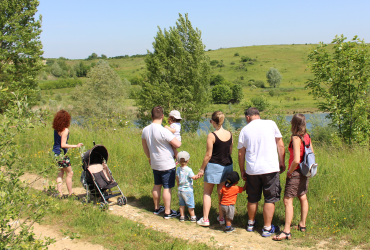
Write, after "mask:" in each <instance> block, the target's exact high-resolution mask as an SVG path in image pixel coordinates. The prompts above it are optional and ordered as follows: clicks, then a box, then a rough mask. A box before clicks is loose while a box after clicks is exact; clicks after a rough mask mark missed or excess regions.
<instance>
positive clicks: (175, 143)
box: [170, 137, 181, 148]
mask: <svg viewBox="0 0 370 250" xmlns="http://www.w3.org/2000/svg"><path fill="white" fill-rule="evenodd" d="M170 144H171V146H172V147H174V148H179V147H181V141H179V140H178V139H177V138H176V137H174V138H173V139H172V140H171V141H170Z"/></svg>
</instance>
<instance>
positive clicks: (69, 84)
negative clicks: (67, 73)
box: [39, 78, 82, 93]
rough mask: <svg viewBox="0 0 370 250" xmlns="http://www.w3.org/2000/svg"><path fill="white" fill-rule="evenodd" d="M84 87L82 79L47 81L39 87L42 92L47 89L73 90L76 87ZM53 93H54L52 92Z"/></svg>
mask: <svg viewBox="0 0 370 250" xmlns="http://www.w3.org/2000/svg"><path fill="white" fill-rule="evenodd" d="M79 85H82V81H81V80H80V79H72V78H70V79H61V80H55V81H45V82H40V83H39V87H40V89H42V90H45V89H63V88H73V87H76V86H79ZM50 93H52V92H50Z"/></svg>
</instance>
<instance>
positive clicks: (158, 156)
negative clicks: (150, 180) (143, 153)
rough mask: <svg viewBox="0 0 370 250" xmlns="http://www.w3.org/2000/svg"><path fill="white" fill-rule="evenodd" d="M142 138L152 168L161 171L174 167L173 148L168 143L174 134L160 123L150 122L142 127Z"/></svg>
mask: <svg viewBox="0 0 370 250" xmlns="http://www.w3.org/2000/svg"><path fill="white" fill-rule="evenodd" d="M141 138H142V139H145V140H146V143H147V145H148V148H149V152H150V163H151V167H152V169H155V170H159V171H163V170H168V169H172V168H174V167H176V165H175V161H174V159H173V150H172V147H171V144H170V141H172V139H173V138H175V136H174V135H173V134H172V133H171V132H170V131H169V130H167V129H165V128H164V127H162V125H160V124H156V123H152V124H150V125H148V126H146V127H145V128H144V129H143V134H142V137H141Z"/></svg>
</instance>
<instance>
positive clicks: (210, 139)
mask: <svg viewBox="0 0 370 250" xmlns="http://www.w3.org/2000/svg"><path fill="white" fill-rule="evenodd" d="M215 139H216V138H215V136H214V135H213V134H212V133H209V134H208V136H207V151H206V155H205V156H204V159H203V163H202V166H201V167H200V169H199V172H198V174H197V175H198V178H200V177H202V176H203V175H204V170H205V169H206V167H207V164H208V162H209V160H210V159H211V157H212V151H213V144H214V143H215Z"/></svg>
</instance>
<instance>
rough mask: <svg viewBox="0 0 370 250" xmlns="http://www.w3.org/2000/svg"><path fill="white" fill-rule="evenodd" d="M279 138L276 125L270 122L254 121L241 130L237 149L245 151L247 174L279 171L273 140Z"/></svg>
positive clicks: (274, 141) (279, 134)
mask: <svg viewBox="0 0 370 250" xmlns="http://www.w3.org/2000/svg"><path fill="white" fill-rule="evenodd" d="M281 137H282V136H281V133H280V131H279V129H278V127H277V126H276V123H275V122H274V121H271V120H262V119H256V120H253V121H251V122H250V123H249V124H248V125H247V126H245V127H244V128H243V129H242V130H241V132H240V136H239V143H238V148H241V147H244V148H245V149H246V154H245V159H246V162H247V168H246V172H247V174H249V175H259V174H267V173H273V172H279V171H280V169H279V160H278V153H277V147H276V140H275V138H281Z"/></svg>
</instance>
